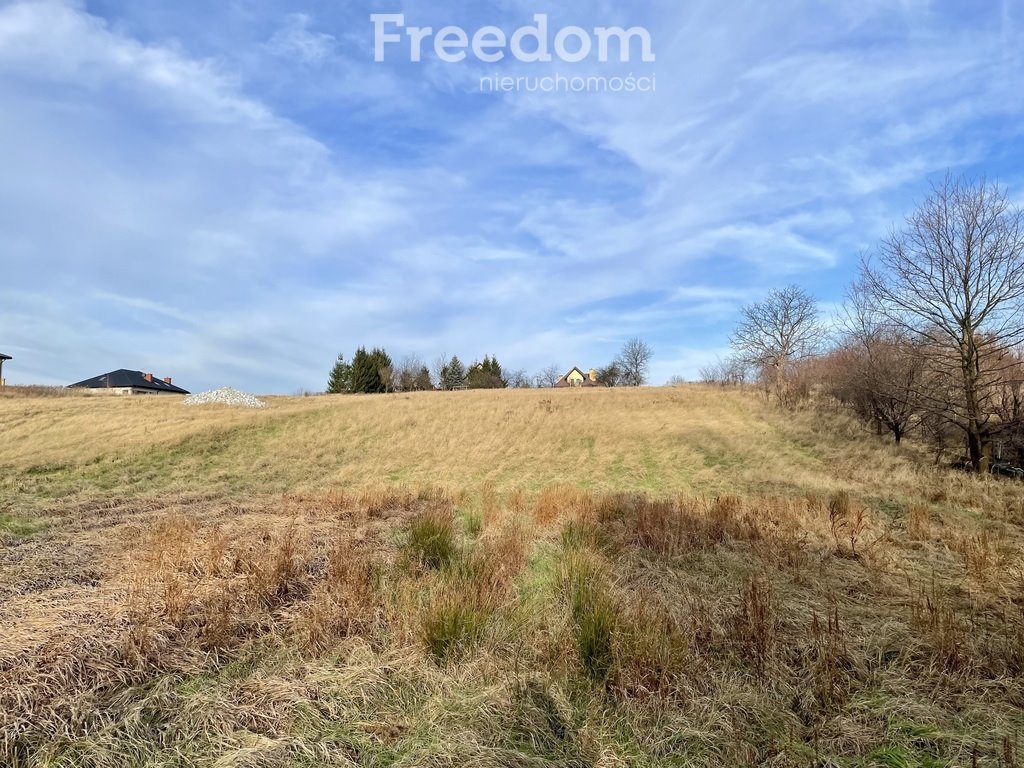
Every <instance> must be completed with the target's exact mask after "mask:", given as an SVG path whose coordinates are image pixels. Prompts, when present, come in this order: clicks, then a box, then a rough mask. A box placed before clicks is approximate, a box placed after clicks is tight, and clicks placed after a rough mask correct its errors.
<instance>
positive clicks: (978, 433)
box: [861, 176, 1024, 471]
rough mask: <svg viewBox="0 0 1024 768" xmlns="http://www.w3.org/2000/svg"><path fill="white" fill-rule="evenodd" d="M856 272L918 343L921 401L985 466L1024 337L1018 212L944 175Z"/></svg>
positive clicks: (985, 190)
mask: <svg viewBox="0 0 1024 768" xmlns="http://www.w3.org/2000/svg"><path fill="white" fill-rule="evenodd" d="M861 275H862V280H863V283H864V286H865V291H866V293H867V295H868V297H869V298H870V301H871V302H872V304H873V306H874V307H876V308H877V311H878V312H879V313H880V314H881V315H882V316H884V317H885V318H886V320H887V321H888V322H889V323H891V324H892V325H893V326H894V327H897V328H900V329H902V330H903V331H905V332H906V333H907V334H908V335H910V336H911V337H912V338H914V339H915V340H917V342H918V343H919V344H920V346H921V348H922V349H923V350H924V351H925V354H926V361H927V367H928V372H929V386H928V387H927V388H926V389H923V390H922V391H921V392H920V395H921V396H922V398H924V400H925V401H926V402H927V404H928V408H929V410H931V411H932V412H933V413H941V414H943V415H944V417H945V418H946V419H947V420H949V421H950V422H951V423H952V424H954V425H955V426H956V427H957V428H958V429H960V430H961V431H962V433H963V434H964V436H965V438H966V443H967V451H968V454H969V456H970V461H971V464H972V465H973V467H974V468H975V469H976V470H977V471H985V470H986V469H987V468H988V464H989V460H990V454H991V438H992V436H993V434H994V433H995V432H997V431H999V430H1000V429H1001V424H1000V421H999V416H998V408H997V405H998V403H999V399H1000V397H1001V383H1002V381H1003V379H1004V374H1005V373H1006V372H1007V371H1008V370H1009V369H1010V368H1012V366H1013V365H1015V362H1016V358H1015V356H1014V355H1013V354H1012V350H1013V348H1014V347H1016V346H1017V345H1019V344H1020V343H1021V342H1022V341H1024V211H1022V210H1021V209H1020V208H1017V207H1014V206H1013V205H1011V203H1010V201H1009V199H1008V197H1007V194H1006V191H1005V190H1004V189H1002V188H1001V187H999V186H998V185H995V184H990V183H989V182H987V181H985V180H981V181H979V182H977V183H970V182H968V181H967V180H965V179H963V178H957V177H953V176H947V177H946V178H945V179H944V181H943V182H941V183H939V184H936V185H933V187H932V192H931V194H930V196H929V197H928V198H927V199H926V200H925V201H924V203H922V204H921V206H920V207H919V208H918V209H917V210H916V211H915V212H914V213H913V214H911V215H910V217H909V218H908V219H907V221H906V223H905V225H904V226H903V227H902V228H901V229H894V230H893V231H892V232H891V233H890V234H889V236H888V237H887V238H886V239H885V240H884V241H883V242H882V244H881V247H880V248H879V250H878V254H877V256H876V258H875V259H873V260H871V259H865V260H864V262H863V264H862V269H861Z"/></svg>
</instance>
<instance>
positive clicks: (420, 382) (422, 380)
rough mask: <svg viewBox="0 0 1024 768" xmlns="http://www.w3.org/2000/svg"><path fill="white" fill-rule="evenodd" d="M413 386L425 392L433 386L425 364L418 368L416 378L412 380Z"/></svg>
mask: <svg viewBox="0 0 1024 768" xmlns="http://www.w3.org/2000/svg"><path fill="white" fill-rule="evenodd" d="M413 387H414V388H415V389H417V390H419V391H420V392H426V391H427V390H431V389H433V388H434V382H433V381H431V380H430V371H429V370H427V366H425V365H424V366H423V367H422V368H420V371H419V373H417V374H416V378H415V379H414V380H413Z"/></svg>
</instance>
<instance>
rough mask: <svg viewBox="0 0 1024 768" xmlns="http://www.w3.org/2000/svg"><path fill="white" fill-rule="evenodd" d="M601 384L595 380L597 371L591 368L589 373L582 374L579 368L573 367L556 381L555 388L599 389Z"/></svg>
mask: <svg viewBox="0 0 1024 768" xmlns="http://www.w3.org/2000/svg"><path fill="white" fill-rule="evenodd" d="M600 386H602V385H601V383H600V382H599V381H598V380H597V371H595V370H594V369H593V368H591V369H590V371H589V372H587V373H584V372H583V371H581V370H580V369H579V368H576V367H573V369H572V370H571V371H569V372H568V373H567V374H565V375H564V376H563V377H562V378H560V379H559V380H558V382H557V383H556V384H555V387H557V388H559V389H564V388H566V387H600Z"/></svg>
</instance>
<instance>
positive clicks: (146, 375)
mask: <svg viewBox="0 0 1024 768" xmlns="http://www.w3.org/2000/svg"><path fill="white" fill-rule="evenodd" d="M142 378H144V379H145V380H146V381H148V382H150V383H152V382H153V374H152V373H147V374H144V375H143V377H142Z"/></svg>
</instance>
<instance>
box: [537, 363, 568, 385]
mask: <svg viewBox="0 0 1024 768" xmlns="http://www.w3.org/2000/svg"><path fill="white" fill-rule="evenodd" d="M560 378H562V369H561V368H559V367H558V366H557V365H549V366H548V367H547V368H545V369H544V370H543V371H541V372H540V373H538V374H537V375H536V376H534V377H533V380H534V383H535V384H536V385H537V387H538V388H544V387H549V388H550V387H553V386H555V384H557V383H558V380H559V379H560Z"/></svg>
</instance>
